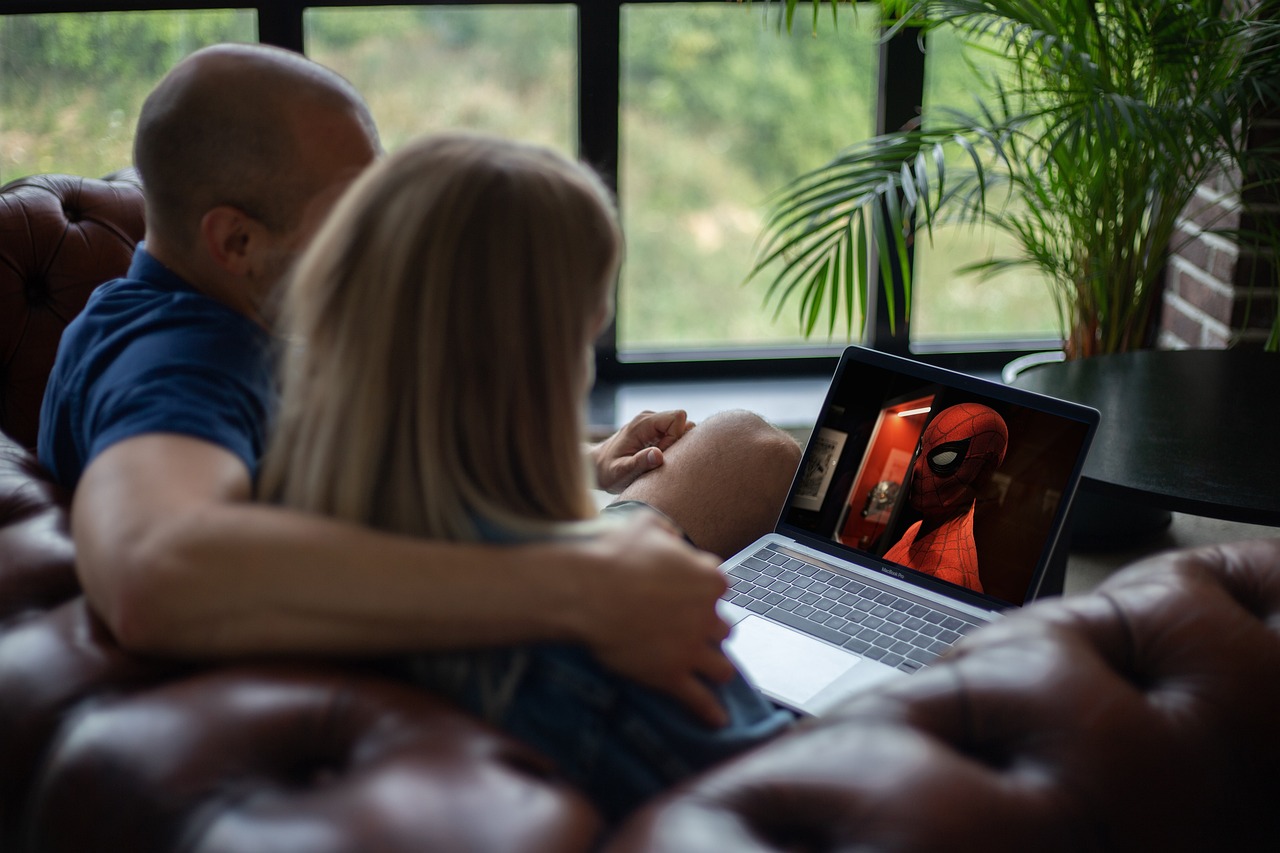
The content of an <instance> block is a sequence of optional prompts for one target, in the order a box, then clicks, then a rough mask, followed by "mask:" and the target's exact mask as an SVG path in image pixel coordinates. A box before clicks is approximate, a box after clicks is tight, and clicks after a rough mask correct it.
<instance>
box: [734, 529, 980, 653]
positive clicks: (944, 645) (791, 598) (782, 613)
mask: <svg viewBox="0 0 1280 853" xmlns="http://www.w3.org/2000/svg"><path fill="white" fill-rule="evenodd" d="M729 577H730V579H731V583H730V586H729V590H728V592H726V593H725V595H724V598H725V600H726V601H729V602H730V603H732V604H736V605H738V606H739V607H744V608H746V609H747V610H750V611H752V612H753V613H759V614H761V615H762V616H768V617H769V618H770V619H773V620H776V621H778V622H781V623H782V624H784V625H789V626H791V627H792V628H796V629H798V630H800V631H804V632H805V633H807V634H812V635H813V636H815V637H818V638H819V639H822V640H826V641H827V642H829V643H833V644H834V645H837V646H843V647H844V648H846V649H850V650H852V651H854V652H857V653H858V654H860V655H862V656H863V657H868V658H871V659H872V660H878V661H880V662H881V663H883V664H885V665H887V666H892V667H896V668H897V669H900V670H903V671H904V672H915V671H916V670H918V669H920V668H922V667H925V666H928V665H929V664H930V663H932V662H933V661H934V659H935V658H937V657H938V655H940V654H942V653H943V652H944V651H946V650H947V649H949V648H950V647H951V645H952V644H953V643H954V642H955V641H956V640H959V639H960V637H961V636H963V635H964V634H966V633H968V632H969V631H972V630H973V629H974V628H976V627H978V625H977V623H975V622H973V621H968V620H965V619H961V618H959V617H957V616H955V615H952V614H950V613H944V612H942V611H939V610H935V609H933V608H931V607H928V606H927V605H924V604H921V603H920V602H918V601H912V600H910V599H907V598H903V597H901V596H898V595H895V594H894V593H892V592H886V591H885V590H883V589H877V588H876V587H873V586H868V585H866V584H863V583H859V582H858V581H856V580H854V579H852V578H848V577H845V576H843V575H837V574H835V573H834V572H830V571H827V570H826V569H824V568H821V567H820V566H816V565H813V564H811V563H807V562H805V561H803V560H799V559H796V558H795V557H793V556H791V555H789V554H784V553H782V552H781V551H779V550H777V549H775V548H774V547H773V546H771V545H767V546H765V547H763V548H761V549H760V550H759V551H757V552H756V553H754V554H752V555H751V556H750V557H747V558H746V559H745V560H743V561H742V562H741V563H740V564H738V565H737V566H734V567H733V568H732V569H731V570H730V571H729Z"/></svg>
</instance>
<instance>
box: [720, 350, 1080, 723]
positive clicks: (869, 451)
mask: <svg viewBox="0 0 1280 853" xmlns="http://www.w3.org/2000/svg"><path fill="white" fill-rule="evenodd" d="M1098 418H1099V415H1098V412H1097V411H1096V410H1095V409H1091V408H1089V407H1086V406H1081V405H1078V404H1076V403H1071V402H1067V401H1063V400H1058V399H1054V398H1051V397H1046V396H1044V395H1040V394H1036V393H1033V392H1030V391H1026V390H1022V389H1018V388H1013V387H1010V386H1006V385H1003V384H1000V383H998V382H993V381H989V380H985V379H980V378H977V377H973V376H968V375H965V374H960V373H956V372H953V371H950V370H945V369H942V368H938V367H933V366H930V365H925V364H922V363H919V362H916V361H913V360H910V359H906V358H900V357H897V356H893V355H889V354H886V353H882V352H878V351H875V350H870V349H866V348H864V347H859V346H851V347H848V348H847V349H846V350H845V351H844V352H843V354H842V355H841V358H840V361H839V364H838V365H837V367H836V371H835V375H834V376H833V378H832V380H831V384H830V386H829V388H828V390H827V394H826V399H825V400H824V402H823V404H822V409H821V410H820V412H819V414H818V418H817V421H816V424H815V426H814V430H813V432H812V434H811V436H810V439H809V442H808V445H807V447H806V448H805V452H804V455H803V457H802V459H801V462H800V466H799V469H798V470H797V472H796V476H795V479H794V481H793V483H792V485H791V489H790V492H789V494H788V496H787V500H786V503H785V505H784V506H783V509H782V513H781V515H780V517H779V519H778V522H777V524H776V525H775V527H774V530H773V532H772V533H770V534H768V535H766V536H764V537H762V538H761V539H759V540H757V541H756V542H755V543H753V544H752V545H751V546H749V547H748V548H746V549H744V550H743V551H742V552H740V553H739V554H737V555H735V556H734V557H732V558H731V559H729V560H728V561H726V562H725V563H724V565H723V566H722V570H723V571H724V572H725V573H726V574H727V576H728V578H727V579H728V580H729V582H730V588H729V590H728V591H727V593H726V594H725V596H724V597H723V599H722V600H721V601H720V603H719V612H720V614H721V616H722V617H723V618H725V619H726V621H728V622H729V623H730V624H732V625H733V630H732V633H731V635H730V637H729V639H728V640H727V641H726V643H725V649H726V651H727V652H728V654H729V655H730V657H731V658H733V659H734V661H735V662H736V663H737V664H738V666H739V668H740V669H741V670H742V671H743V674H744V675H745V676H746V677H747V679H748V680H749V681H751V682H752V683H753V684H755V685H756V687H758V688H759V689H760V690H761V691H762V692H763V693H764V694H765V695H767V696H769V697H770V698H771V699H773V700H774V701H775V702H777V703H779V704H781V705H783V706H786V707H789V708H791V709H794V710H796V711H798V712H800V713H802V714H809V715H815V714H821V713H823V712H824V711H826V710H828V709H830V708H831V707H832V706H833V705H835V704H836V703H838V702H840V701H841V700H842V699H844V698H846V697H848V696H849V695H851V694H853V693H855V692H857V691H859V690H862V689H864V688H866V687H867V686H869V685H872V684H876V683H879V682H882V681H885V680H887V679H890V678H898V677H902V676H904V675H907V674H910V673H913V672H918V671H919V670H921V669H923V668H926V667H928V666H929V665H930V664H931V663H932V662H933V661H934V660H936V659H937V657H938V656H939V655H941V654H942V653H944V652H945V651H946V650H947V649H948V648H949V647H950V646H951V645H952V644H953V643H955V642H957V641H958V640H959V639H960V637H962V636H964V635H965V634H966V633H968V632H970V631H972V630H974V629H975V628H977V627H978V626H981V625H983V624H985V623H987V622H990V621H992V620H994V619H998V618H999V617H1000V616H1001V615H1002V614H1003V613H1005V612H1006V611H1008V610H1010V609H1011V608H1017V607H1020V606H1022V605H1023V604H1025V603H1026V602H1028V601H1030V600H1032V599H1034V598H1035V597H1036V596H1037V595H1039V594H1040V592H1041V587H1042V585H1043V583H1044V579H1045V575H1046V573H1047V572H1048V571H1049V568H1050V564H1051V562H1052V560H1053V557H1054V552H1055V547H1056V546H1057V544H1058V541H1059V538H1060V536H1061V533H1062V530H1063V527H1064V526H1065V523H1066V520H1067V515H1068V512H1069V510H1070V507H1071V502H1072V498H1073V497H1074V495H1075V492H1076V488H1077V486H1078V484H1079V481H1080V473H1081V470H1082V469H1083V467H1084V461H1085V455H1086V453H1087V452H1088V449H1089V445H1090V443H1091V442H1092V440H1093V436H1094V433H1095V432H1096V430H1097V426H1098Z"/></svg>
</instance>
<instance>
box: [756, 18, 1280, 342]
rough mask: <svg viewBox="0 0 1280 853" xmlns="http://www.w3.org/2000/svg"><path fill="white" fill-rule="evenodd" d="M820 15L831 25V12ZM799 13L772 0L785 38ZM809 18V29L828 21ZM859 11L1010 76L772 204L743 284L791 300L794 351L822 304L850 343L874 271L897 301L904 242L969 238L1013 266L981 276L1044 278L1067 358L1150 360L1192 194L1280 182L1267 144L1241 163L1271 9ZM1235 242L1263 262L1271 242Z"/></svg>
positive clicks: (1271, 44)
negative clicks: (887, 272) (798, 323)
mask: <svg viewBox="0 0 1280 853" xmlns="http://www.w3.org/2000/svg"><path fill="white" fill-rule="evenodd" d="M827 3H828V4H829V5H830V7H831V12H832V13H833V15H834V13H835V12H836V9H837V0H827ZM796 5H797V0H785V12H786V20H787V22H788V25H790V23H791V16H792V14H793V13H794V12H795V9H796ZM812 5H813V10H814V25H815V27H816V26H819V24H818V14H817V13H818V11H819V9H820V8H821V7H822V6H823V3H822V0H812ZM871 5H872V6H873V7H878V11H879V12H880V13H881V14H883V15H884V16H885V20H886V22H888V25H889V27H890V29H891V31H892V30H893V29H896V28H900V27H921V28H923V29H925V30H929V29H932V28H938V27H952V28H956V29H957V30H958V31H959V32H960V33H961V34H962V36H963V37H965V38H966V39H967V40H971V41H973V42H977V41H984V42H985V43H987V44H990V43H991V42H992V41H993V40H994V41H995V42H996V43H998V44H999V45H1000V47H1001V49H1002V51H1003V52H1006V53H1007V55H1008V56H1009V58H1010V59H1011V60H1012V71H1011V73H1010V74H1009V75H1008V76H1007V77H1006V78H1004V79H992V80H991V82H990V89H989V91H988V92H987V93H986V94H985V95H984V96H982V97H980V98H979V99H978V100H977V103H976V104H975V105H974V107H973V108H971V109H943V110H938V111H936V112H934V113H931V114H926V115H924V116H922V117H921V120H920V122H918V123H917V124H915V125H914V126H911V127H908V128H904V129H902V130H898V131H895V132H891V133H888V134H886V135H883V136H879V137H876V138H873V139H870V140H867V141H865V142H862V143H859V144H856V145H853V146H852V147H850V148H848V149H847V150H845V151H843V152H841V153H840V154H838V155H837V156H836V157H835V158H834V159H832V160H831V161H830V162H829V163H827V164H826V165H824V166H822V167H820V168H818V169H816V170H814V171H812V172H810V173H808V174H805V175H803V176H801V177H800V178H798V179H797V180H796V181H795V182H793V183H792V184H791V185H789V186H787V187H786V188H784V189H783V190H782V191H780V192H779V193H778V194H777V196H776V197H775V199H774V200H773V201H772V204H771V211H770V215H769V218H768V219H767V222H766V225H765V227H764V230H763V232H762V235H761V242H760V246H761V249H760V252H759V254H758V255H757V258H756V261H755V265H754V267H753V270H752V272H751V276H752V277H763V276H767V277H768V278H769V279H770V283H769V290H768V295H767V297H766V298H767V299H768V300H770V301H774V302H776V303H777V304H778V307H779V309H781V307H782V305H783V304H784V303H788V302H791V301H793V300H798V301H799V305H800V313H801V318H802V325H803V328H804V330H805V332H806V334H812V333H813V331H814V330H815V328H816V326H817V321H818V318H819V316H820V310H819V309H820V307H822V306H830V309H831V310H830V311H829V312H828V314H829V317H830V322H831V326H830V327H829V328H828V333H831V332H832V331H833V330H834V325H835V322H836V316H837V314H838V313H839V310H838V309H837V306H843V309H842V310H843V312H844V313H845V315H846V317H847V318H848V322H849V324H850V328H852V327H853V325H854V317H855V315H857V314H859V312H860V311H861V310H862V307H863V306H865V304H866V303H865V298H866V294H867V288H868V283H869V281H871V280H872V275H873V272H874V268H876V267H881V268H887V267H886V266H885V265H887V264H888V263H889V261H890V260H892V259H901V261H902V263H901V267H902V269H903V272H904V273H905V277H906V285H907V290H906V293H907V296H908V299H909V298H910V263H909V262H907V252H908V247H909V246H911V244H912V243H913V241H915V240H916V239H917V237H918V236H924V237H925V238H927V237H929V236H931V234H932V231H933V229H934V228H937V227H939V226H941V225H943V224H950V223H957V222H961V223H963V222H974V221H982V222H984V223H986V224H987V225H990V226H994V227H995V228H997V229H1000V230H1002V231H1004V232H1007V233H1008V234H1009V235H1011V236H1012V237H1013V244H1014V245H1015V246H1016V249H1017V250H1016V251H1015V252H1014V253H1013V254H1012V256H1010V257H996V258H991V259H988V260H986V261H983V262H981V263H980V264H977V265H976V268H979V269H980V270H981V271H982V272H984V273H986V274H994V273H997V272H999V271H1001V270H1004V269H1007V268H1009V267H1013V266H1018V265H1030V266H1032V267H1034V268H1038V269H1039V270H1041V271H1042V272H1043V273H1044V274H1045V277H1046V278H1047V279H1048V280H1049V281H1050V283H1051V287H1052V288H1053V293H1054V297H1055V303H1056V305H1057V308H1058V316H1059V321H1060V326H1061V331H1062V336H1063V342H1064V350H1065V352H1066V354H1067V356H1068V357H1081V356H1088V355H1093V354H1101V353H1111V352H1123V351H1126V350H1131V349H1136V348H1143V347H1148V346H1151V345H1153V343H1154V332H1155V327H1156V322H1157V321H1158V317H1159V311H1160V299H1161V295H1162V282H1163V274H1164V269H1165V263H1166V259H1167V257H1168V255H1169V253H1170V252H1171V251H1175V250H1176V249H1177V248H1178V246H1177V243H1178V240H1179V239H1182V238H1180V237H1179V232H1178V229H1177V227H1176V223H1177V220H1178V218H1179V217H1180V216H1181V215H1183V212H1184V210H1185V209H1186V208H1187V206H1188V204H1189V203H1191V202H1192V201H1193V199H1194V197H1195V194H1196V190H1197V188H1198V187H1200V186H1201V185H1202V184H1204V183H1205V182H1206V181H1207V180H1209V179H1210V178H1215V179H1217V180H1218V181H1220V182H1221V181H1223V180H1225V181H1227V182H1229V183H1232V184H1233V189H1234V190H1235V191H1237V192H1247V191H1248V190H1249V189H1250V188H1251V186H1252V185H1254V184H1257V183H1274V182H1275V181H1276V180H1277V162H1278V161H1280V158H1277V149H1278V148H1280V145H1276V144H1274V143H1270V144H1268V145H1265V146H1262V147H1259V146H1258V145H1257V144H1256V141H1255V143H1254V144H1252V145H1250V144H1249V134H1248V129H1249V127H1250V122H1251V120H1252V119H1253V117H1254V116H1255V115H1257V113H1258V111H1259V110H1260V109H1264V110H1265V109H1270V110H1274V109H1275V105H1276V104H1277V103H1278V102H1280V97H1278V96H1280V22H1277V20H1276V19H1277V9H1278V8H1280V0H1252V2H1249V0H1243V1H1242V2H1237V3H1228V2H1223V0H1055V2H1033V0H924V1H923V2H921V1H920V0H914V1H913V0H879V2H878V3H872V4H871ZM823 18H824V19H825V18H826V16H825V15H824V16H823ZM1272 220H1274V217H1272ZM1267 230H1270V232H1271V233H1265V232H1266V231H1267ZM1235 236H1236V237H1237V238H1239V239H1244V240H1249V241H1253V242H1255V243H1257V242H1262V243H1264V244H1269V245H1270V246H1273V247H1274V245H1275V244H1276V229H1275V228H1274V227H1270V226H1267V227H1265V228H1262V229H1260V230H1255V231H1254V232H1253V233H1250V234H1236V235H1235ZM877 259H878V260H877ZM766 271H767V272H766ZM859 295H860V296H861V298H858V297H859ZM1276 339H1277V335H1276V334H1275V332H1274V331H1273V334H1272V342H1273V345H1274V344H1275V342H1276Z"/></svg>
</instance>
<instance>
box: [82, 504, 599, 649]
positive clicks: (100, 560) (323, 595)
mask: <svg viewBox="0 0 1280 853" xmlns="http://www.w3.org/2000/svg"><path fill="white" fill-rule="evenodd" d="M81 529H82V528H81ZM77 532H78V534H79V533H80V532H81V530H78V531H77ZM151 535H152V537H153V539H152V540H151V541H149V542H146V543H144V544H143V545H142V546H141V547H139V548H137V549H136V550H133V551H129V550H124V551H123V552H121V551H116V552H115V553H111V552H102V551H96V552H95V550H94V549H93V548H92V546H89V548H88V549H87V550H88V553H87V554H85V553H84V552H85V550H86V549H84V548H82V549H81V551H82V554H84V556H82V558H81V569H80V571H81V575H82V579H83V580H84V584H85V588H86V591H87V592H88V594H89V596H90V600H91V601H92V602H93V603H94V604H95V606H97V607H98V608H99V610H100V612H102V614H103V615H104V617H106V618H107V620H108V622H109V623H110V625H111V627H112V629H113V630H114V631H115V632H116V633H117V635H118V636H119V638H120V639H121V642H122V643H124V644H125V645H126V646H130V647H134V648H137V649H138V650H142V651H147V652H150V653H155V654H166V655H181V656H188V657H190V656H198V657H223V656H232V655H244V654H263V653H278V652H286V653H315V654H340V655H361V654H380V653H388V652H397V651H409V650H421V649H444V648H457V647H463V646H485V645H496V644H504V643H516V642H533V641H538V640H548V639H564V640H571V639H582V638H581V637H580V636H577V635H576V629H575V626H576V625H577V624H578V622H577V620H575V619H574V618H572V614H573V611H574V605H575V602H574V601H573V598H574V595H575V591H576V590H578V589H579V588H580V586H581V584H580V583H579V582H577V581H576V580H575V579H574V575H575V573H577V572H581V571H587V569H586V568H585V563H586V562H587V561H586V560H585V559H584V558H583V557H582V556H580V555H579V554H578V553H576V552H575V549H573V548H572V547H567V546H562V545H559V544H556V543H550V544H547V545H542V546H537V547H525V546H520V547H497V546H484V545H472V544H452V543H439V542H431V541H424V540H420V539H413V538H409V537H403V536H395V535H390V534H386V533H381V532H377V531H371V530H366V529H364V528H361V527H358V526H355V525H349V524H344V523H341V522H337V521H334V520H332V519H327V518H321V517H314V516H309V515H306V514H303V513H298V512H293V511H288V510H282V509H277V508H273V507H267V506H262V505H257V504H247V503H246V504H229V505H223V506H218V507H209V508H205V509H203V510H201V511H200V512H199V513H198V514H196V515H193V516H192V517H190V518H187V519H174V520H171V521H170V522H169V524H168V526H167V529H165V530H163V531H162V532H153V533H152V534H151ZM91 536H92V534H90V533H87V532H86V533H85V534H84V536H83V537H82V536H80V535H78V536H77V539H78V542H79V540H80V539H81V538H84V537H91ZM128 560H132V561H134V562H133V563H132V564H129V563H126V562H124V561H128Z"/></svg>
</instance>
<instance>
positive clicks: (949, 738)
mask: <svg viewBox="0 0 1280 853" xmlns="http://www.w3.org/2000/svg"><path fill="white" fill-rule="evenodd" d="M1277 721H1280V540H1266V541H1260V542H1254V543H1246V544H1240V545H1232V546H1228V547H1226V548H1222V549H1208V550H1203V551H1198V552H1185V553H1181V554H1175V555H1167V556H1163V557H1160V558H1158V559H1155V560H1153V561H1151V562H1149V563H1147V564H1146V565H1141V566H1136V567H1134V568H1131V569H1129V570H1126V571H1125V572H1122V573H1120V574H1118V575H1116V576H1114V577H1113V578H1111V579H1110V580H1109V581H1108V582H1107V583H1105V584H1104V585H1103V586H1102V587H1101V588H1100V590H1099V591H1098V593H1097V594H1095V595H1088V596H1082V597H1075V598H1068V599H1061V600H1057V601H1052V602H1045V603H1043V604H1038V605H1035V606H1032V607H1029V608H1027V609H1026V610H1025V611H1023V612H1021V613H1019V614H1017V615H1014V616H1012V617H1010V618H1009V619H1006V620H1003V621H1002V622H1000V623H998V624H997V625H994V626H991V627H989V628H984V629H983V630H982V631H978V632H975V633H974V634H972V635H970V636H969V637H968V638H966V639H965V641H964V642H963V643H962V645H961V646H960V647H959V648H958V650H957V651H956V652H955V653H954V655H953V659H952V660H951V661H950V662H949V663H947V664H946V665H941V666H937V667H934V668H932V669H928V670H925V671H924V672H922V673H920V674H918V675H916V676H913V677H912V678H909V679H904V680H901V681H899V682H896V683H894V684H893V685H892V686H891V687H889V688H888V689H883V690H880V691H877V692H875V693H871V694H868V695H865V696H862V697H860V698H858V699H855V700H853V701H851V702H849V703H848V704H847V705H845V706H843V707H842V708H841V709H840V710H839V711H838V712H836V713H833V714H832V715H831V716H830V717H827V718H824V719H822V720H819V721H813V722H811V723H809V724H808V725H805V726H803V727H802V728H801V729H799V730H798V731H796V732H795V733H794V734H791V735H789V736H788V737H786V738H785V739H784V740H783V741H780V742H779V743H777V744H776V745H775V746H774V747H772V748H766V749H763V750H759V751H757V752H755V753H753V754H750V755H748V756H746V757H744V758H742V759H740V760H738V761H736V762H734V763H733V764H730V765H727V766H724V767H722V768H721V769H719V770H717V771H715V772H712V773H710V774H708V775H707V776H705V777H703V778H702V779H700V780H698V781H696V782H695V783H693V784H691V785H690V786H688V787H686V788H685V789H684V790H682V791H680V792H678V793H677V794H673V795H672V796H670V797H668V798H667V799H666V800H665V801H664V802H662V803H660V804H658V805H656V806H654V807H652V808H651V809H650V810H649V811H648V812H647V813H646V814H644V815H643V816H642V817H641V818H640V819H638V820H637V821H636V822H635V823H634V824H633V825H632V826H631V827H630V830H629V831H628V832H627V833H626V834H625V835H624V836H623V837H622V838H619V839H618V840H617V842H616V844H615V845H614V846H613V847H612V848H611V850H613V851H614V853H622V851H632V852H634V851H641V850H645V851H658V850H661V851H665V853H677V851H681V852H684V851H687V853H695V851H697V853H713V851H714V853H719V851H724V850H734V851H742V853H748V852H749V851H782V850H788V851H791V850H846V851H859V853H876V851H921V853H924V851H946V850H977V849H980V850H983V851H989V853H1000V851H1009V853H1015V851H1017V853H1022V851H1029V850H1035V851H1062V853H1069V851H1070V853H1074V851H1083V850H1089V851H1117V853H1119V851H1136V850H1160V851H1206V850H1231V851H1254V850H1257V851H1263V850H1268V851H1270V850H1277V849H1280V810H1277V809H1276V807H1275V803H1276V801H1277V797H1278V796H1280V774H1278V773H1277V772H1276V769H1277V768H1280V736H1278V735H1277V731H1276V726H1277Z"/></svg>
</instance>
